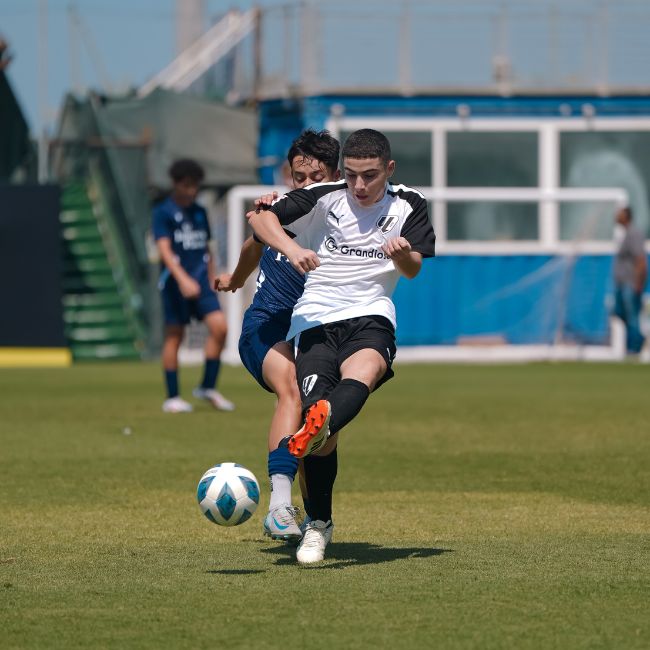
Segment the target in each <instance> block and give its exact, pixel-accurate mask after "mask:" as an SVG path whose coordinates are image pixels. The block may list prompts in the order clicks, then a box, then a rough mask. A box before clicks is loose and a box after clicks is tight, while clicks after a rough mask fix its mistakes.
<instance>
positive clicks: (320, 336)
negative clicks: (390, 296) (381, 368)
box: [296, 316, 397, 408]
mask: <svg viewBox="0 0 650 650" xmlns="http://www.w3.org/2000/svg"><path fill="white" fill-rule="evenodd" d="M297 347H298V350H297V353H296V377H297V379H298V386H299V387H300V397H301V399H302V405H303V408H307V407H308V406H311V405H312V404H314V403H315V402H317V401H318V400H319V399H326V398H327V397H328V396H329V394H330V393H331V392H332V390H334V388H335V387H336V385H337V384H338V383H339V382H340V381H341V364H342V363H343V362H344V361H345V360H346V359H347V358H348V357H351V356H352V355H353V354H354V353H355V352H358V351H359V350H365V349H368V348H369V349H372V350H376V351H377V352H379V354H381V356H382V357H383V358H384V360H385V361H386V365H387V368H386V372H385V373H384V376H383V377H382V378H381V379H380V380H379V381H378V382H377V384H376V386H375V388H374V390H377V389H378V388H379V387H380V386H381V385H382V384H385V383H386V382H387V381H388V380H389V379H391V378H392V377H393V376H394V374H395V373H394V372H393V368H392V365H393V359H394V358H395V352H396V351H397V348H396V346H395V328H394V327H393V325H392V323H391V322H390V321H389V320H388V319H387V318H384V317H383V316H361V317H359V318H349V319H347V320H341V321H337V322H335V323H326V324H325V325H318V326H317V327H312V328H311V329H308V330H305V331H304V332H301V334H300V336H299V338H298V344H297Z"/></svg>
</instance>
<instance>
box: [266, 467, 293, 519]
mask: <svg viewBox="0 0 650 650" xmlns="http://www.w3.org/2000/svg"><path fill="white" fill-rule="evenodd" d="M269 478H270V479H271V503H269V510H273V508H277V507H278V506H281V505H282V504H285V505H288V506H290V505H291V484H292V483H293V479H292V478H291V477H290V476H287V475H286V474H272V475H271V476H270V477H269Z"/></svg>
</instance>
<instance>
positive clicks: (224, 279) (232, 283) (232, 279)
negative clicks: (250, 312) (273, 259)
mask: <svg viewBox="0 0 650 650" xmlns="http://www.w3.org/2000/svg"><path fill="white" fill-rule="evenodd" d="M263 252H264V244H262V243H260V242H257V241H255V239H253V237H249V238H248V239H247V240H246V241H245V242H244V244H243V246H242V247H241V252H240V253H239V260H238V261H237V266H236V267H235V270H234V271H233V272H232V273H221V274H220V275H218V276H217V278H216V280H215V282H214V288H215V290H216V291H232V292H233V293H234V292H235V291H237V289H241V288H242V287H243V286H244V283H245V282H246V280H247V279H248V276H249V275H250V274H251V273H252V272H253V271H254V270H255V269H256V268H257V266H258V265H259V263H260V260H261V259H262V253H263Z"/></svg>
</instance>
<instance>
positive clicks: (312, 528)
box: [296, 519, 334, 564]
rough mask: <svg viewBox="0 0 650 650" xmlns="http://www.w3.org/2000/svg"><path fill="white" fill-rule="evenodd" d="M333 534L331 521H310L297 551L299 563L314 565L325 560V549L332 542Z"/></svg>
mask: <svg viewBox="0 0 650 650" xmlns="http://www.w3.org/2000/svg"><path fill="white" fill-rule="evenodd" d="M333 532H334V524H333V523H332V520H331V519H330V520H329V521H321V520H320V519H316V520H314V521H310V522H309V523H308V524H307V527H306V529H305V534H304V535H303V537H302V540H301V541H300V544H298V549H297V550H296V559H297V560H298V563H299V564H313V563H314V562H320V561H322V560H323V559H325V548H326V547H327V545H328V544H329V543H330V542H331V541H332V533H333Z"/></svg>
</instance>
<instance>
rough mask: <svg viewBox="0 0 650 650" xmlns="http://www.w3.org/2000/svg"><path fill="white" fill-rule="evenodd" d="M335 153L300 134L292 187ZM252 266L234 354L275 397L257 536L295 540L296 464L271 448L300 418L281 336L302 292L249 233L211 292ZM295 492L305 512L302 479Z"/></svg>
mask: <svg viewBox="0 0 650 650" xmlns="http://www.w3.org/2000/svg"><path fill="white" fill-rule="evenodd" d="M339 152H340V146H339V143H338V141H337V140H336V139H335V138H333V137H332V136H331V134H330V133H329V132H328V131H318V132H317V131H314V130H312V129H307V130H306V131H303V132H302V133H301V134H300V135H299V136H298V137H297V138H296V139H295V140H294V141H293V143H292V144H291V147H290V148H289V152H288V154H287V163H288V164H289V169H290V174H291V181H290V182H291V184H292V185H293V188H294V189H298V188H301V187H307V186H308V185H311V184H313V183H322V182H329V181H334V180H338V178H339V176H340V173H339V169H338V166H339ZM275 198H277V195H276V196H273V195H266V196H264V197H261V199H259V200H258V201H256V205H260V204H265V205H266V206H268V205H271V204H272V203H273V200H274V199H275ZM258 264H259V273H258V276H257V289H256V291H255V295H254V297H253V302H252V304H251V305H250V307H249V308H248V309H247V310H246V313H245V314H244V319H243V322H242V332H241V336H240V338H239V356H240V357H241V360H242V363H243V364H244V366H245V367H246V369H247V370H248V371H249V372H250V373H251V375H253V377H254V378H255V380H256V381H257V383H258V384H259V385H260V386H261V387H262V388H264V390H267V391H269V392H272V393H275V395H276V396H277V398H278V399H277V403H276V407H275V411H274V413H273V417H272V419H271V426H270V429H269V435H268V443H269V455H268V474H269V481H270V485H271V500H270V504H269V512H268V514H267V516H266V517H265V519H264V524H263V528H264V534H265V535H268V536H270V537H271V538H273V539H283V540H287V541H296V542H297V541H298V540H300V538H301V537H302V531H301V530H300V527H299V526H298V524H297V522H296V515H297V513H298V509H297V508H295V507H293V506H292V503H291V486H292V483H293V480H294V478H295V476H296V471H297V470H298V462H299V461H298V458H296V457H295V456H293V455H291V454H290V453H289V450H288V449H287V448H286V446H284V447H278V443H279V442H280V440H282V438H284V437H285V436H286V435H287V433H288V432H290V431H295V430H296V429H297V428H298V427H299V426H300V423H301V421H302V409H301V400H300V394H299V392H298V385H297V383H296V369H295V366H294V359H293V349H292V347H291V345H290V344H289V343H287V341H286V340H285V339H286V336H287V332H288V331H289V326H290V324H291V313H292V311H293V307H294V305H295V304H296V301H297V300H298V298H299V297H300V296H301V295H302V292H303V288H304V285H305V276H304V274H302V273H299V272H298V271H296V270H295V269H294V268H293V266H291V264H290V263H289V261H288V260H287V259H286V257H284V256H283V255H280V254H279V253H277V252H276V251H274V250H272V249H270V248H269V247H268V246H265V245H264V244H262V243H259V242H257V241H255V240H254V238H253V237H249V238H248V239H247V240H246V241H245V242H244V245H243V246H242V250H241V253H240V256H239V260H238V262H237V266H236V267H235V269H234V270H233V272H232V273H231V274H229V273H222V274H221V275H219V276H218V277H217V280H216V286H215V289H217V290H219V291H236V290H237V289H239V288H241V287H243V286H244V283H245V282H246V279H247V278H248V276H249V275H250V274H251V273H252V272H253V271H254V270H255V269H256V268H257V266H258ZM301 491H302V493H303V502H304V506H305V511H306V512H307V515H309V514H310V513H309V500H308V496H307V494H306V488H305V486H304V484H303V481H301Z"/></svg>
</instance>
